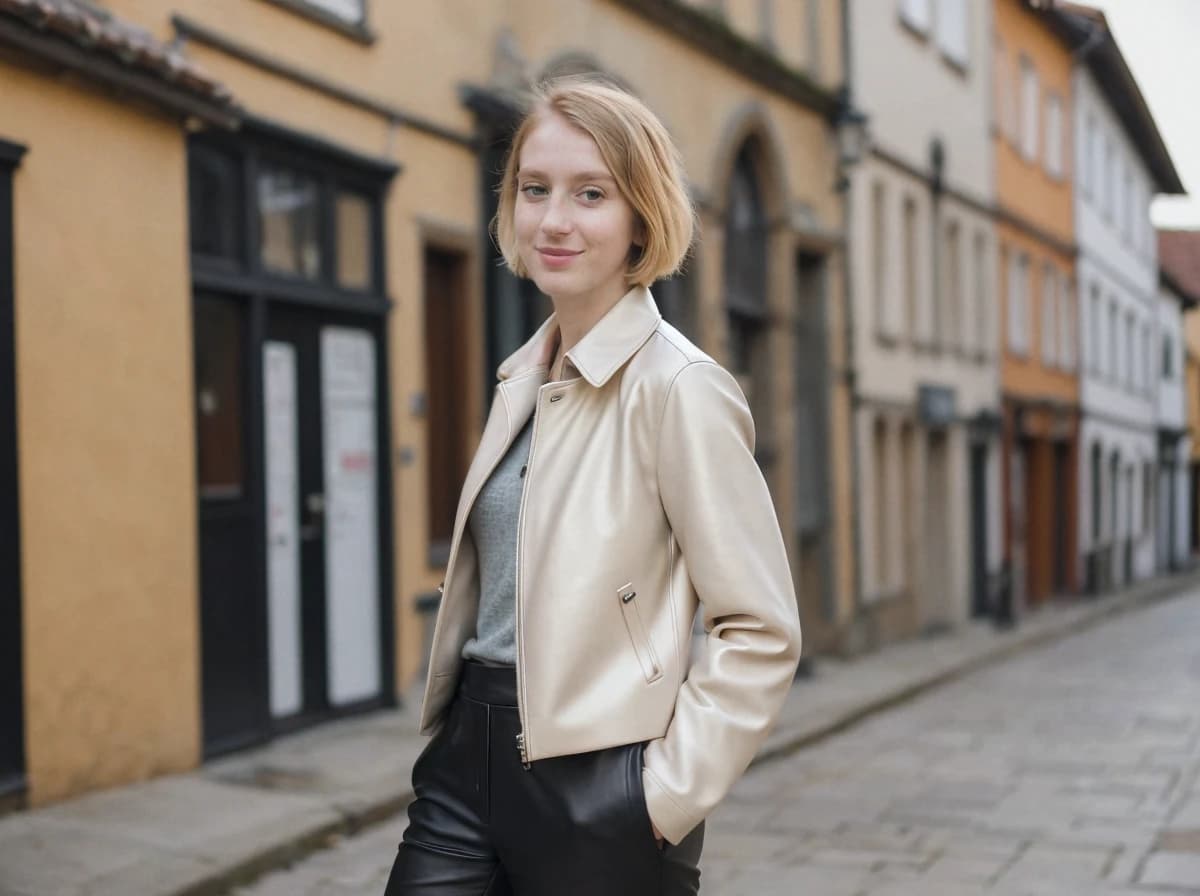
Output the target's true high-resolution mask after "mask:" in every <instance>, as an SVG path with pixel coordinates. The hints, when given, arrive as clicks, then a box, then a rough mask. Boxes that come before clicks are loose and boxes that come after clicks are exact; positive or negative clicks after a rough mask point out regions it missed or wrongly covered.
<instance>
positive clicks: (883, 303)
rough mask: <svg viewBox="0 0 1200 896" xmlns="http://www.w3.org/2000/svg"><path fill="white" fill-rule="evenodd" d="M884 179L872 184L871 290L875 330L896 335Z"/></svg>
mask: <svg viewBox="0 0 1200 896" xmlns="http://www.w3.org/2000/svg"><path fill="white" fill-rule="evenodd" d="M885 189H886V188H885V187H884V184H883V181H882V180H877V181H875V183H874V184H872V186H871V290H872V292H873V293H874V296H875V331H876V333H878V334H879V335H880V336H883V337H891V336H895V335H896V328H895V326H894V325H893V314H892V313H891V305H892V303H890V302H889V301H888V289H887V246H888V238H887V193H886V192H885Z"/></svg>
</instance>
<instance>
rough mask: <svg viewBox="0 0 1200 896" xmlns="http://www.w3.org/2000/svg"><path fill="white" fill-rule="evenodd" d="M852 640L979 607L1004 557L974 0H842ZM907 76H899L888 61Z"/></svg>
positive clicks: (991, 252) (984, 81)
mask: <svg viewBox="0 0 1200 896" xmlns="http://www.w3.org/2000/svg"><path fill="white" fill-rule="evenodd" d="M850 15H851V19H850V35H851V41H852V51H851V60H852V61H851V66H852V79H851V83H852V85H853V90H854V96H855V103H856V105H858V106H860V107H861V108H862V109H863V110H864V111H865V112H866V114H867V115H868V116H869V121H870V132H871V152H870V154H869V156H868V157H867V159H866V160H865V161H864V163H863V164H862V165H860V166H858V167H857V168H856V169H855V171H854V173H853V175H852V177H851V190H850V192H851V211H850V261H851V270H852V283H853V290H852V294H853V326H854V356H853V360H854V375H855V417H854V424H855V433H856V439H857V445H858V469H859V477H858V481H859V494H858V501H857V507H858V518H859V525H860V559H859V562H860V564H861V601H862V609H861V613H860V625H861V627H862V631H861V632H860V638H866V639H868V640H870V641H883V640H889V639H892V638H895V637H899V636H904V635H911V634H913V633H915V632H918V631H923V630H930V629H936V628H941V627H946V626H953V625H956V624H958V623H960V622H962V621H963V620H965V619H967V618H968V617H969V616H971V615H972V614H979V613H985V612H988V608H989V606H990V603H991V593H992V591H993V589H994V586H995V582H996V578H997V574H998V573H999V571H1000V564H1001V559H1002V558H1001V551H1000V546H1001V541H1000V535H1001V516H1000V500H999V499H1000V437H999V435H1000V434H999V419H1000V418H999V406H998V396H999V391H998V363H997V362H998V358H997V351H996V345H997V338H996V327H997V320H996V316H995V313H994V306H995V248H996V232H995V224H994V220H993V217H992V204H993V201H994V177H993V165H992V158H993V151H992V145H991V141H990V139H989V135H988V106H989V84H990V64H991V55H990V37H989V36H990V34H991V29H992V18H991V15H990V11H989V9H988V7H987V6H985V5H980V4H975V3H968V2H966V0H936V2H935V0H898V2H892V3H885V4H879V3H876V2H872V0H853V2H851V3H850ZM898 71H902V72H904V77H902V78H898V77H897V72H898Z"/></svg>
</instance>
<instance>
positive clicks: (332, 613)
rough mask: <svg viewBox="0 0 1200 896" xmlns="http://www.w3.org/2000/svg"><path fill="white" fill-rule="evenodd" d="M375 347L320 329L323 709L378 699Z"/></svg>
mask: <svg viewBox="0 0 1200 896" xmlns="http://www.w3.org/2000/svg"><path fill="white" fill-rule="evenodd" d="M375 395H376V393H375V341H374V339H373V338H372V336H371V334H370V333H368V332H367V331H366V330H356V329H348V328H345V327H325V328H323V329H322V330H321V398H322V412H323V416H324V426H323V431H324V439H325V446H324V451H325V508H326V529H325V605H326V618H327V622H328V634H327V637H328V657H329V662H328V672H329V702H330V703H332V704H333V705H335V706H337V705H342V704H346V703H353V702H355V701H358V700H364V699H367V698H370V697H375V696H378V694H379V692H380V687H381V683H382V682H381V679H382V674H381V669H380V649H379V645H380V631H379V523H378V514H377V512H376V511H377V507H378V503H377V502H378V481H379V477H378V470H377V465H378V458H377V457H376V444H377V442H376V413H377V404H378V403H377V401H376V397H375Z"/></svg>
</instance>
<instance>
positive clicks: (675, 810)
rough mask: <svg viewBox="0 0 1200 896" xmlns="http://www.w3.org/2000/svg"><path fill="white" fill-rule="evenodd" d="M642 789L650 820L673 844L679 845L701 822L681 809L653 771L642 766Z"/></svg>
mask: <svg viewBox="0 0 1200 896" xmlns="http://www.w3.org/2000/svg"><path fill="white" fill-rule="evenodd" d="M642 790H644V791H645V793H646V812H647V813H648V814H649V815H650V821H652V822H653V823H654V826H655V827H656V828H658V832H659V833H660V834H662V835H663V837H665V838H666V840H667V842H668V843H670V844H671V845H672V846H677V845H678V844H679V841H680V840H682V839H683V838H684V837H686V836H687V835H688V834H690V833H691V831H692V828H694V827H695V826H696V825H697V824H699V822H700V819H698V818H697V819H693V818H692V817H691V816H690V815H688V814H687V813H686V812H684V811H683V810H682V809H680V808H679V806H678V805H677V804H676V803H675V800H673V799H671V796H670V794H668V793H667V791H666V790H664V789H663V787H662V785H661V784H659V783H658V779H657V778H655V777H654V774H653V772H651V771H650V770H649V769H647V768H645V767H643V768H642Z"/></svg>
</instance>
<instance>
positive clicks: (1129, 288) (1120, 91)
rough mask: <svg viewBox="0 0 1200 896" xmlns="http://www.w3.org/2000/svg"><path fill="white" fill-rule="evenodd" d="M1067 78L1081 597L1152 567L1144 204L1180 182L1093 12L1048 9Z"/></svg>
mask: <svg viewBox="0 0 1200 896" xmlns="http://www.w3.org/2000/svg"><path fill="white" fill-rule="evenodd" d="M1055 16H1056V19H1057V21H1058V23H1059V25H1060V27H1063V28H1065V29H1067V30H1068V31H1069V32H1070V33H1071V36H1072V38H1073V42H1074V43H1075V45H1076V46H1078V47H1080V50H1079V51H1078V57H1077V63H1076V69H1075V72H1074V76H1073V93H1074V130H1075V138H1076V139H1075V166H1074V169H1075V170H1074V177H1075V231H1076V243H1077V245H1078V247H1079V258H1078V263H1077V266H1076V280H1077V283H1078V295H1079V321H1080V329H1081V343H1082V348H1083V352H1082V357H1083V367H1082V369H1081V370H1080V404H1081V407H1082V412H1083V425H1082V431H1081V438H1080V452H1081V458H1080V464H1079V471H1080V481H1079V486H1080V488H1079V500H1080V505H1079V511H1080V515H1079V519H1080V523H1081V525H1080V527H1079V528H1080V531H1079V551H1080V557H1079V562H1080V563H1082V564H1083V568H1084V574H1085V578H1084V580H1085V582H1086V583H1087V586H1088V588H1089V590H1092V591H1098V590H1104V589H1106V588H1108V587H1111V586H1113V585H1119V584H1122V583H1125V582H1128V581H1132V580H1135V579H1138V578H1141V577H1144V576H1147V575H1150V574H1151V573H1152V572H1153V571H1154V568H1155V531H1156V528H1157V526H1156V512H1155V498H1154V496H1155V492H1156V481H1157V478H1158V474H1157V468H1158V463H1157V459H1158V433H1157V412H1158V399H1159V382H1160V376H1159V362H1160V360H1161V354H1160V352H1159V351H1158V350H1157V349H1156V346H1157V345H1158V344H1159V339H1160V337H1159V303H1158V298H1157V288H1158V264H1157V252H1156V242H1155V232H1154V228H1153V227H1152V226H1151V224H1150V216H1149V208H1150V201H1151V199H1152V198H1153V196H1154V195H1155V194H1156V193H1182V192H1183V186H1182V184H1181V183H1180V181H1179V176H1178V174H1177V173H1176V171H1175V168H1174V165H1173V163H1172V162H1171V158H1170V156H1169V154H1168V153H1167V150H1166V147H1165V146H1164V145H1163V142H1162V138H1161V136H1160V135H1159V133H1158V128H1157V126H1156V125H1155V123H1154V119H1153V117H1152V116H1151V114H1150V111H1149V109H1148V108H1147V107H1146V103H1145V100H1144V99H1143V98H1142V94H1141V91H1140V90H1139V89H1138V86H1137V83H1136V82H1135V81H1134V79H1133V75H1132V74H1131V73H1130V71H1129V68H1128V67H1127V65H1126V64H1125V60H1124V58H1123V57H1122V55H1121V51H1120V49H1119V48H1118V47H1117V44H1116V42H1115V41H1114V40H1113V37H1112V34H1111V32H1110V31H1109V30H1108V26H1107V23H1106V21H1105V19H1104V16H1103V14H1101V13H1099V12H1096V11H1092V10H1087V9H1086V8H1083V7H1076V6H1071V7H1066V8H1060V10H1059V11H1057V12H1056V13H1055Z"/></svg>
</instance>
